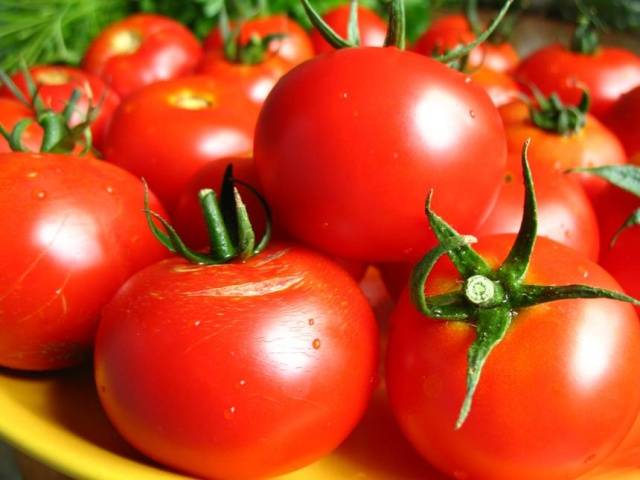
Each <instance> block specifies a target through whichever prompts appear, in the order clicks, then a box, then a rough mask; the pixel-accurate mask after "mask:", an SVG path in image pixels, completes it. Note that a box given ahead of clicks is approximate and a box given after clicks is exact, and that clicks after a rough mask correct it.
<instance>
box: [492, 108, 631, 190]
mask: <svg viewBox="0 0 640 480" xmlns="http://www.w3.org/2000/svg"><path fill="white" fill-rule="evenodd" d="M500 115H501V116H502V119H503V121H504V126H505V130H506V132H507V143H508V149H509V152H511V153H515V154H520V152H521V151H522V145H523V144H524V142H525V140H526V139H527V138H531V146H530V147H529V160H530V161H531V165H532V166H533V168H535V167H536V166H537V165H540V166H542V165H546V166H551V167H553V168H555V169H557V170H558V171H560V172H565V171H566V170H568V169H570V168H577V167H597V166H601V165H622V164H625V163H626V162H627V157H626V155H625V153H624V149H623V148H622V145H621V144H620V141H619V140H618V139H617V138H616V136H615V135H614V134H613V133H612V132H611V131H610V130H609V129H608V128H606V127H605V126H604V125H603V124H602V123H600V121H599V120H598V119H597V118H596V117H594V116H592V115H590V114H587V119H586V125H585V127H584V128H583V129H582V130H580V131H579V132H578V133H576V134H573V135H567V136H563V135H560V134H558V133H555V132H548V131H545V130H543V129H541V128H539V127H537V126H536V125H534V123H533V122H532V121H531V119H530V116H529V107H528V106H527V105H526V104H525V103H524V102H522V101H516V102H513V103H510V104H508V105H505V106H503V107H501V108H500ZM577 177H578V178H580V182H581V183H582V186H583V187H584V188H585V191H586V192H587V195H588V196H589V198H590V199H591V200H592V201H595V200H596V198H597V196H598V195H600V194H601V193H602V191H603V190H604V189H605V188H606V182H605V181H604V180H601V179H598V178H596V177H595V176H593V175H577Z"/></svg>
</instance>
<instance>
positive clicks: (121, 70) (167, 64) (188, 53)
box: [82, 14, 202, 98]
mask: <svg viewBox="0 0 640 480" xmlns="http://www.w3.org/2000/svg"><path fill="white" fill-rule="evenodd" d="M201 56H202V48H201V47H200V43H199V42H198V39H197V38H196V37H195V36H194V35H193V34H192V33H191V32H190V31H189V30H188V29H187V28H186V27H184V26H183V25H182V24H181V23H179V22H177V21H175V20H173V19H171V18H168V17H163V16H161V15H152V14H137V15H132V16H130V17H127V18H125V19H124V20H121V21H119V22H116V23H113V24H112V25H110V26H109V27H107V28H106V29H104V30H103V31H102V33H101V34H100V35H99V36H98V37H97V38H96V39H95V40H93V42H92V43H91V45H90V46H89V49H88V50H87V53H86V54H85V57H84V59H83V61H82V67H83V68H84V69H85V70H86V71H88V72H90V73H93V74H94V75H97V76H99V77H102V79H103V80H104V81H105V82H107V83H108V84H109V85H110V86H111V88H113V89H114V90H115V91H116V92H117V93H118V94H119V95H120V96H122V97H123V98H124V97H126V96H128V95H130V94H131V93H133V92H135V91H137V90H139V89H140V88H142V87H144V86H145V85H149V84H151V83H154V82H157V81H159V80H167V79H171V78H176V77H181V76H184V75H188V74H190V73H192V72H193V70H194V69H195V67H196V66H197V65H198V63H199V62H200V58H201Z"/></svg>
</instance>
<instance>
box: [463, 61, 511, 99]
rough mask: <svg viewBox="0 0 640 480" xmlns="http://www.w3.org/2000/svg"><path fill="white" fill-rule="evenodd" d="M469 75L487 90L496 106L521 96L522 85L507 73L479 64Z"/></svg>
mask: <svg viewBox="0 0 640 480" xmlns="http://www.w3.org/2000/svg"><path fill="white" fill-rule="evenodd" d="M469 75H470V76H471V78H472V79H473V81H474V82H476V83H477V84H478V85H480V86H481V87H482V88H484V89H485V90H486V92H487V93H488V94H489V96H490V97H491V100H492V101H493V104H494V105H495V106H496V107H501V106H502V105H506V104H507V103H510V102H513V101H514V100H516V99H518V97H519V96H520V93H521V91H520V87H519V86H518V84H517V83H516V82H515V80H513V78H511V76H509V75H507V74H506V73H503V72H499V71H497V70H492V69H490V68H488V67H485V66H479V67H476V68H474V69H473V70H472V71H471V72H469Z"/></svg>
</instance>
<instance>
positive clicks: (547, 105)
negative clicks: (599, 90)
mask: <svg viewBox="0 0 640 480" xmlns="http://www.w3.org/2000/svg"><path fill="white" fill-rule="evenodd" d="M531 90H532V93H533V96H534V99H535V104H534V103H531V104H530V105H529V116H530V118H531V121H532V122H533V124H534V125H535V126H537V127H538V128H541V129H543V130H546V131H549V132H555V133H557V134H559V135H574V134H576V133H578V132H579V131H580V130H582V129H583V128H584V126H585V125H586V123H587V117H586V116H587V113H588V112H589V108H590V106H591V96H590V95H589V92H588V91H587V90H582V96H581V98H580V103H579V104H578V105H576V106H574V105H565V104H564V103H562V100H560V97H559V96H558V94H556V93H552V94H551V95H550V96H549V97H548V98H547V97H545V96H544V95H543V94H542V93H541V92H540V90H538V88H537V87H535V86H533V85H532V86H531ZM536 104H537V105H536Z"/></svg>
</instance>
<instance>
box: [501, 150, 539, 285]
mask: <svg viewBox="0 0 640 480" xmlns="http://www.w3.org/2000/svg"><path fill="white" fill-rule="evenodd" d="M530 144H531V139H530V138H527V140H526V141H525V142H524V146H523V148H522V161H521V165H522V173H523V177H524V209H523V214H522V222H521V223H520V229H519V230H518V236H517V237H516V241H515V242H514V243H513V246H512V247H511V251H510V252H509V255H508V256H507V258H506V260H505V261H504V262H503V263H502V265H501V266H500V268H499V269H498V276H499V278H501V279H502V280H503V281H505V282H506V284H507V285H509V286H514V285H517V284H519V283H520V282H521V281H522V279H523V278H524V276H525V275H526V273H527V268H528V267H529V262H530V261H531V253H532V252H533V247H534V246H535V243H536V236H537V234H538V205H537V202H536V193H535V188H534V186H533V178H532V176H531V168H530V167H529V159H528V151H529V145H530Z"/></svg>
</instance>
